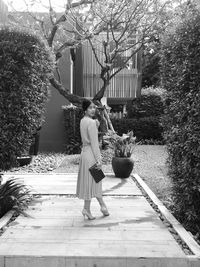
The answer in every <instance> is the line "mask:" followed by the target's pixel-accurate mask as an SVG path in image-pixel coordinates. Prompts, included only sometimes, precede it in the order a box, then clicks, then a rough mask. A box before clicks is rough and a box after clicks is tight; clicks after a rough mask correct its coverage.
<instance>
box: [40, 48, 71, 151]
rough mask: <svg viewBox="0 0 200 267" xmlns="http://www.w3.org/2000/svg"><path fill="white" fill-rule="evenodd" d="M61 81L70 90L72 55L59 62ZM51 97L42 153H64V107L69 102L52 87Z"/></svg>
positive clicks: (46, 115)
mask: <svg viewBox="0 0 200 267" xmlns="http://www.w3.org/2000/svg"><path fill="white" fill-rule="evenodd" d="M59 67H60V72H61V79H62V82H63V85H64V86H65V87H66V88H70V54H69V51H67V52H65V54H64V57H63V58H62V59H61V60H60V62H59ZM50 92H51V96H50V98H49V101H48V103H47V104H46V112H45V114H44V115H45V122H44V123H43V126H42V129H41V131H40V144H39V151H40V152H42V151H43V152H44V151H45V152H64V145H65V142H66V141H65V129H64V123H63V122H64V121H63V119H64V117H63V111H62V106H63V105H67V104H69V102H68V101H67V100H66V99H65V98H64V97H63V96H61V95H60V93H59V92H58V91H57V90H56V89H54V88H52V87H50Z"/></svg>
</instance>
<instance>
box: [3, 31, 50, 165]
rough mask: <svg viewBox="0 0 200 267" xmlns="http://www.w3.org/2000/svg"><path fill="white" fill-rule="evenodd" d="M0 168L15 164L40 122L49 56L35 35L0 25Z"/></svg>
mask: <svg viewBox="0 0 200 267" xmlns="http://www.w3.org/2000/svg"><path fill="white" fill-rule="evenodd" d="M0 62H1V64H0V83H1V86H0V169H3V170H6V169H9V168H10V167H12V166H14V165H15V164H16V158H17V156H21V155H22V154H24V153H26V151H28V149H29V147H30V144H31V138H32V136H33V134H34V133H35V132H36V130H37V128H39V127H40V126H41V120H42V119H41V114H42V113H43V111H44V107H45V102H46V100H47V96H48V89H47V87H48V85H49V82H48V81H49V79H48V78H49V74H50V73H51V71H52V66H53V59H52V57H51V54H50V51H48V50H47V48H46V46H45V43H44V42H43V41H41V40H40V39H39V38H38V37H37V36H35V35H33V34H31V33H28V32H23V31H21V30H17V29H11V28H3V29H0Z"/></svg>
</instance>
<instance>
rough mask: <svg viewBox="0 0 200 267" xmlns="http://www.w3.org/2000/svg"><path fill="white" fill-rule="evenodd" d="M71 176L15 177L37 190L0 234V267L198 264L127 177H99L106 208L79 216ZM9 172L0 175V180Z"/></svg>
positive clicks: (192, 266)
mask: <svg viewBox="0 0 200 267" xmlns="http://www.w3.org/2000/svg"><path fill="white" fill-rule="evenodd" d="M76 176H77V175H76V174H68V175H67V174H57V175H56V174H48V175H44V174H41V175H35V174H32V175H15V177H16V178H22V179H23V180H24V182H25V183H26V184H28V185H31V186H32V187H33V188H34V190H35V193H37V194H40V196H39V197H38V198H36V199H35V200H34V201H33V203H32V204H31V205H30V206H29V209H28V211H27V213H28V214H29V215H30V217H24V216H19V217H18V218H17V219H16V220H15V221H13V222H12V223H11V225H10V227H8V228H7V230H6V231H5V232H4V234H3V235H2V236H1V237H0V267H36V266H37V267H46V266H48V267H199V266H200V265H197V264H199V262H197V261H190V260H189V259H188V257H187V256H186V255H185V254H184V252H183V251H182V249H181V248H180V247H179V245H178V244H177V243H176V241H175V239H174V237H173V236H172V235H171V233H170V232H169V231H168V229H167V228H166V226H165V225H164V224H163V223H162V221H161V220H160V219H159V217H158V214H157V213H156V212H155V211H154V210H153V209H152V208H151V206H150V205H149V203H148V202H147V200H146V199H145V197H144V196H143V195H142V193H141V191H140V190H139V189H138V187H137V186H136V184H135V183H134V182H133V180H132V179H131V178H129V179H126V180H121V179H118V178H114V177H113V176H107V178H106V179H105V180H104V181H103V190H104V195H105V201H106V203H107V206H108V209H109V211H110V216H109V217H103V216H102V214H101V213H100V210H99V206H98V203H97V201H96V200H93V202H92V207H91V208H92V212H93V214H94V215H95V216H96V220H94V221H89V220H87V219H86V220H84V219H83V216H82V214H81V210H82V205H83V203H82V201H81V200H79V199H77V198H74V194H75V186H76ZM9 177H10V175H7V176H4V179H7V178H9Z"/></svg>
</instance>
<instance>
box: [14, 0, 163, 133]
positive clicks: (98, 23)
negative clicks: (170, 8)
mask: <svg viewBox="0 0 200 267" xmlns="http://www.w3.org/2000/svg"><path fill="white" fill-rule="evenodd" d="M24 1H25V3H26V6H27V14H28V15H29V16H30V17H31V18H32V20H33V21H34V22H35V23H34V29H36V30H37V31H39V32H40V34H42V36H43V37H44V38H45V39H46V41H47V44H48V46H49V47H50V48H51V49H52V51H53V52H54V54H55V61H56V64H55V65H56V73H57V75H54V76H52V77H50V83H51V85H52V86H53V87H54V88H55V89H56V90H58V91H59V93H60V94H61V95H63V96H64V97H65V98H66V99H67V100H68V101H69V102H71V103H72V104H74V105H76V106H80V105H81V103H82V100H83V99H84V98H83V97H80V96H77V95H75V94H72V93H70V90H69V89H68V88H65V87H64V86H63V84H62V82H61V79H60V73H59V68H58V62H59V60H60V58H61V57H62V55H63V53H64V51H65V50H66V49H69V48H76V47H77V46H78V45H80V44H81V43H83V42H89V44H90V46H91V49H92V51H93V53H94V56H95V58H96V61H97V64H99V66H100V67H101V73H100V74H99V75H100V77H101V79H102V87H101V88H99V91H98V92H97V94H96V95H95V96H94V99H93V100H94V101H95V102H96V103H97V105H99V106H102V105H101V102H100V100H101V98H102V97H103V96H104V93H105V90H106V88H107V87H108V85H109V83H110V81H111V79H112V78H113V77H114V76H115V75H116V74H117V73H119V72H120V71H121V70H122V69H123V68H125V67H126V66H127V64H128V63H129V62H130V60H131V59H132V58H133V56H134V55H135V54H136V53H137V52H138V51H139V50H140V49H141V48H142V46H143V45H144V44H145V43H146V42H148V41H149V40H150V39H151V37H152V35H153V34H154V31H153V29H154V26H155V25H156V22H157V21H158V18H159V12H160V11H161V10H162V9H163V8H164V6H165V4H162V5H160V2H159V0H120V1H119V0H79V1H73V0H68V1H67V4H66V5H65V11H64V12H62V14H60V13H58V12H56V11H55V8H54V7H53V5H52V2H51V0H49V5H48V10H49V12H48V17H47V16H46V17H45V16H42V17H41V16H39V15H38V14H37V13H34V12H30V10H29V8H30V5H32V6H33V5H34V4H35V3H36V2H38V0H31V1H29V2H30V3H28V2H26V0H24ZM39 1H41V3H42V0H39ZM46 8H47V7H46ZM11 21H15V19H14V18H12V17H11ZM19 21H20V19H18V22H19ZM15 22H16V21H15ZM102 33H103V34H102ZM100 36H101V38H100ZM102 36H103V38H102ZM99 44H100V46H99ZM99 47H100V50H101V54H102V55H103V57H101V58H100V57H99V53H98V52H97V51H98V49H99ZM125 55H126V56H125ZM127 55H128V56H127ZM102 58H103V60H102ZM119 58H120V65H117V64H116V62H117V61H118V60H119ZM103 114H104V116H105V117H106V119H107V121H108V125H109V126H110V128H111V129H112V130H114V129H113V127H112V124H111V122H110V119H109V116H108V114H107V112H106V110H105V109H104V111H103Z"/></svg>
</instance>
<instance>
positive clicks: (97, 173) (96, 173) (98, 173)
mask: <svg viewBox="0 0 200 267" xmlns="http://www.w3.org/2000/svg"><path fill="white" fill-rule="evenodd" d="M89 171H90V173H91V175H92V177H93V178H94V180H95V182H96V183H98V182H100V181H101V180H102V179H103V178H104V177H105V174H104V173H103V171H102V169H100V168H99V167H97V164H96V163H95V164H94V165H92V166H91V167H90V168H89Z"/></svg>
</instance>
